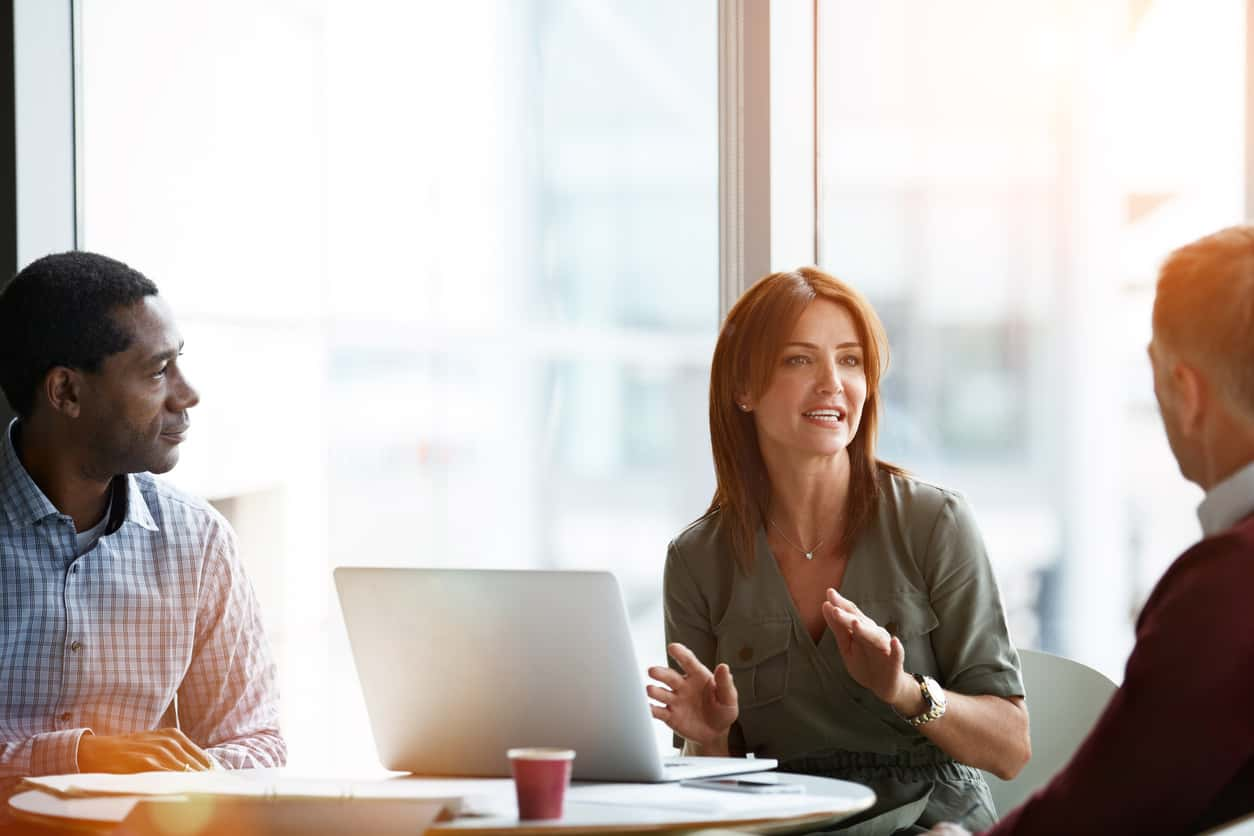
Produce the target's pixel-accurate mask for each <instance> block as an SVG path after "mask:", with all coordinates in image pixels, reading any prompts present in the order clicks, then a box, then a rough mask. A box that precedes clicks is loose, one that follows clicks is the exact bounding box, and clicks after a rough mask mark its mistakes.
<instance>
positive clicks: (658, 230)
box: [81, 0, 718, 768]
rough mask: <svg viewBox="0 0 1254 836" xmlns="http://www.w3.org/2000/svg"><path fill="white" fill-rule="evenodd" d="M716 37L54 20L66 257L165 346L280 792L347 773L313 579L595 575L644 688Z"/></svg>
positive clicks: (590, 14)
mask: <svg viewBox="0 0 1254 836" xmlns="http://www.w3.org/2000/svg"><path fill="white" fill-rule="evenodd" d="M715 26H716V20H715V8H714V6H713V5H712V4H696V3H692V4H686V3H685V4H674V3H670V2H664V0H652V1H651V2H635V1H634V0H633V2H630V3H623V2H595V3H568V2H558V1H557V0H554V1H553V2H548V0H531V1H530V2H522V3H474V4H460V3H443V4H438V5H436V4H427V3H410V2H398V1H397V0H371V2H359V0H353V2H348V1H347V0H328V1H327V2H325V3H316V4H292V3H288V2H278V1H277V0H267V2H256V0H248V2H243V0H233V1H232V2H222V3H214V4H211V5H202V4H196V5H188V4H171V3H167V2H164V0H125V2H110V3H95V2H90V0H89V2H85V3H83V4H82V47H81V58H82V78H83V90H82V96H83V124H84V131H83V143H82V147H83V152H82V166H81V168H82V171H81V177H82V184H83V230H82V232H83V240H82V241H81V244H82V246H84V247H85V248H87V249H92V250H98V251H101V252H104V253H108V254H113V255H116V256H118V257H121V258H123V259H125V260H127V261H128V262H130V263H131V264H133V265H134V266H135V267H137V268H138V269H140V270H143V271H144V272H145V273H147V274H148V275H149V276H150V277H151V278H153V279H154V280H155V281H156V282H157V283H158V284H159V285H160V286H161V288H162V291H163V293H165V294H166V295H167V296H169V298H170V299H171V300H172V302H173V304H174V306H175V309H176V312H177V313H178V314H179V316H180V321H181V325H182V328H183V330H184V332H185V336H186V338H187V353H186V361H187V367H188V369H189V374H190V375H191V376H192V379H193V380H194V381H195V382H196V383H198V384H199V386H200V388H201V391H202V396H203V397H202V404H201V406H199V407H197V409H196V410H195V412H194V414H193V421H194V424H195V428H194V430H193V436H194V438H193V440H191V441H189V442H188V444H187V445H186V449H185V452H184V460H183V463H182V464H181V465H180V466H179V468H178V469H177V470H176V471H175V472H174V473H173V474H172V477H173V478H174V479H175V480H176V481H177V482H179V483H181V484H182V485H184V486H185V487H187V488H189V489H191V490H193V491H196V492H199V493H202V494H205V495H207V496H209V497H211V498H213V499H214V500H216V501H217V502H218V503H219V505H220V506H221V507H222V508H223V509H224V510H225V511H227V513H228V514H229V515H230V516H231V518H232V520H233V521H234V522H235V524H236V526H237V528H238V529H239V531H240V535H241V538H242V540H243V542H244V551H245V558H246V560H247V565H248V568H249V571H250V574H251V575H252V577H253V579H254V582H255V584H256V586H257V587H258V590H259V594H260V595H261V598H262V602H263V605H264V607H265V611H266V615H267V617H268V628H269V631H270V633H271V636H272V638H273V639H274V641H275V643H276V645H277V646H278V662H279V665H280V673H281V676H282V679H281V686H282V691H283V710H284V712H285V713H284V718H283V719H284V724H285V732H286V733H287V736H288V739H289V741H290V752H291V761H292V763H293V764H295V765H297V766H308V767H310V768H316V767H318V766H319V765H322V764H324V763H325V760H324V759H325V758H327V757H329V753H337V754H336V758H335V763H334V766H337V767H342V766H344V765H346V764H353V763H357V764H365V765H369V764H373V763H375V758H374V750H373V747H372V745H371V740H370V735H369V731H368V728H367V726H366V722H365V714H364V708H363V707H362V703H361V697H360V692H359V689H358V686H357V681H356V676H355V674H354V671H353V667H352V661H351V658H350V655H349V652H348V647H347V642H346V640H345V638H344V634H343V627H342V624H341V620H340V613H339V608H338V605H337V604H336V602H335V600H334V596H333V592H332V589H331V585H330V579H331V575H330V570H331V567H333V566H337V565H402V566H403V565H412V566H419V565H421V566H468V567H519V568H522V567H535V568H597V569H611V570H613V571H614V572H615V574H616V575H617V577H618V579H619V582H620V584H621V585H622V588H623V592H624V594H625V596H626V599H627V603H628V608H629V613H630V616H631V618H632V621H633V630H634V633H635V636H636V640H637V646H638V652H639V655H640V657H641V664H642V665H646V664H660V663H663V661H664V657H663V640H662V626H661V622H662V619H661V601H660V586H661V570H662V562H663V560H664V557H665V549H666V544H667V542H668V540H669V539H670V538H671V537H672V536H674V535H675V533H677V532H678V531H679V530H680V529H681V528H682V527H683V526H684V525H685V524H686V523H688V522H690V521H691V520H692V519H694V518H695V517H697V516H698V515H699V514H700V513H701V512H702V511H703V510H704V507H705V505H706V504H707V503H708V502H709V498H710V495H711V493H712V490H713V477H712V469H711V465H710V463H709V455H708V443H707V441H706V422H705V387H706V382H707V375H708V371H707V369H708V363H709V355H710V351H711V350H712V347H713V341H714V334H715V329H716V325H717V321H716V320H717V316H718V292H717V291H718V288H717V281H718V262H717V257H718V243H717V242H718V230H717V217H718V214H717V213H718V204H717V199H718V195H717V175H718V169H717V166H718V147H717V95H716V94H717V81H716V79H717V57H716V45H717V38H716V29H715ZM641 698H642V699H643V693H642V695H641ZM659 737H660V738H662V737H665V730H664V729H663V730H661V731H660V732H659ZM328 738H330V740H329V741H328Z"/></svg>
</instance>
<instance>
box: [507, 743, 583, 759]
mask: <svg viewBox="0 0 1254 836" xmlns="http://www.w3.org/2000/svg"><path fill="white" fill-rule="evenodd" d="M505 754H506V755H508V756H509V759H510V760H528V761H573V760H574V759H575V750H574V749H553V748H548V747H544V746H540V747H533V748H523V749H510V750H509V751H507V752H506V753H505Z"/></svg>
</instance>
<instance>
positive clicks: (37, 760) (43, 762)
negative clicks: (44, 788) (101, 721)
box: [30, 729, 91, 775]
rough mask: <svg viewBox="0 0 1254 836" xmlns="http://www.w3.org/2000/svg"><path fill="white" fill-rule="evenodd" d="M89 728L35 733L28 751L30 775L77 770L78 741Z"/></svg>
mask: <svg viewBox="0 0 1254 836" xmlns="http://www.w3.org/2000/svg"><path fill="white" fill-rule="evenodd" d="M85 734H91V729H63V730H61V731H52V732H44V733H43V734H37V735H35V742H34V745H33V746H32V747H31V753H30V774H31V775H65V774H68V773H71V772H78V742H79V740H81V739H82V737H83V735H85Z"/></svg>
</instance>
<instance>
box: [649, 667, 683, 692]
mask: <svg viewBox="0 0 1254 836" xmlns="http://www.w3.org/2000/svg"><path fill="white" fill-rule="evenodd" d="M648 673H649V678H650V679H656V680H657V681H658V682H660V683H662V684H663V685H665V686H666V687H668V688H670V689H671V690H672V691H674V690H677V689H678V688H679V687H680V686H681V685H683V684H684V675H683V674H681V673H680V672H679V671H677V670H674V669H673V668H663V667H660V666H656V667H652V668H649V671H648Z"/></svg>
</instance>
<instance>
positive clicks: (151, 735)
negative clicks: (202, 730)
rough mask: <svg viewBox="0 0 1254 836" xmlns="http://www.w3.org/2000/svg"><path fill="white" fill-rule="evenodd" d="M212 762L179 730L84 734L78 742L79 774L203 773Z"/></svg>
mask: <svg viewBox="0 0 1254 836" xmlns="http://www.w3.org/2000/svg"><path fill="white" fill-rule="evenodd" d="M206 769H213V759H212V758H210V757H209V755H207V754H206V753H205V750H203V749H201V748H200V747H199V746H197V745H196V744H195V743H192V742H191V741H190V740H188V739H187V735H185V734H183V732H181V731H179V730H178V729H157V730H156V731H147V732H136V733H134V734H118V735H96V734H84V735H83V736H82V737H81V738H80V739H79V741H78V771H79V772H156V771H169V770H173V771H175V772H185V771H189V770H191V771H195V772H201V771H203V770H206Z"/></svg>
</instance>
